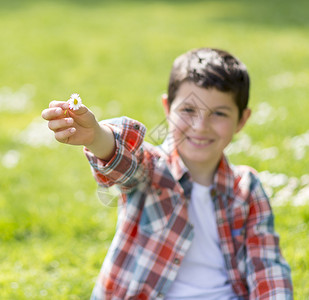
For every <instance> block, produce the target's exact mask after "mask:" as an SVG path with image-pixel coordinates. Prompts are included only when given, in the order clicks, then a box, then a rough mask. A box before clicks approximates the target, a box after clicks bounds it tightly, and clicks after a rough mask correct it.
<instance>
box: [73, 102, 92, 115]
mask: <svg viewBox="0 0 309 300" xmlns="http://www.w3.org/2000/svg"><path fill="white" fill-rule="evenodd" d="M70 111H71V112H72V113H73V114H75V115H77V116H80V115H83V114H85V113H87V112H89V109H88V108H87V107H86V106H85V105H84V104H82V105H81V106H80V107H79V108H78V109H75V110H71V109H70Z"/></svg>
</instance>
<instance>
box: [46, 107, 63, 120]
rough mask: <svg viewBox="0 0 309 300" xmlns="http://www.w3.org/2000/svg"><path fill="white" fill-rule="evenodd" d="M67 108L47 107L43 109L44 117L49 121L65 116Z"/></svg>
mask: <svg viewBox="0 0 309 300" xmlns="http://www.w3.org/2000/svg"><path fill="white" fill-rule="evenodd" d="M64 113H65V110H63V109H62V108H60V107H54V108H46V109H44V110H43V111H42V114H41V115H42V118H43V119H45V120H47V121H49V120H53V119H57V118H59V117H65V114H64Z"/></svg>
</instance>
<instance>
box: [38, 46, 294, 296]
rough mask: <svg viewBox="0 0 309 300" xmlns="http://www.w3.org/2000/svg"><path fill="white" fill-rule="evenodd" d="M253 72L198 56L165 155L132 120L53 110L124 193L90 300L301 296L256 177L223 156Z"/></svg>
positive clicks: (56, 106)
mask: <svg viewBox="0 0 309 300" xmlns="http://www.w3.org/2000/svg"><path fill="white" fill-rule="evenodd" d="M248 97H249V76H248V73H247V70H246V67H245V66H244V65H243V64H242V63H241V62H240V61H239V60H237V59H236V58H234V57H233V56H232V55H230V54H229V53H227V52H225V51H221V50H217V49H209V48H201V49H194V50H191V51H189V52H187V53H185V54H183V55H181V56H180V57H178V58H177V59H176V60H175V62H174V65H173V68H172V72H171V75H170V82H169V87H168V95H167V96H166V95H164V96H163V97H162V103H163V107H164V111H165V114H166V117H167V120H168V123H169V134H168V136H167V138H166V139H165V142H164V143H163V145H162V146H160V147H155V146H153V145H151V144H149V143H146V142H144V141H143V138H144V135H145V127H144V126H143V125H142V124H141V123H139V122H137V121H135V120H132V119H129V118H127V117H123V118H118V119H112V120H108V121H104V122H102V123H100V124H99V123H98V122H97V121H96V120H95V117H94V116H93V114H92V113H91V112H90V111H89V110H88V109H87V108H86V107H85V106H82V107H81V108H80V109H79V110H77V111H74V112H73V111H69V116H65V115H64V113H63V112H64V111H65V110H66V109H68V104H67V103H65V102H55V101H54V102H51V104H50V108H49V109H47V110H44V111H43V113H42V116H43V118H45V119H46V120H49V127H50V129H51V130H53V131H55V138H56V139H57V140H58V141H60V142H63V143H68V144H73V145H85V146H86V147H85V153H86V156H87V158H88V160H89V162H90V164H91V167H92V171H93V174H94V177H95V179H96V180H97V182H98V183H99V184H100V185H102V186H105V187H109V186H111V185H113V184H117V186H118V187H119V189H120V190H121V192H122V196H121V199H120V200H119V213H118V223H117V230H116V234H115V237H114V239H113V242H112V244H111V247H110V249H109V251H108V254H107V256H106V258H105V261H104V263H103V266H102V270H101V273H100V276H99V279H98V282H97V284H96V287H95V289H94V291H93V295H92V299H168V300H172V299H210V300H213V299H219V300H221V299H222V300H226V299H292V298H293V292H292V283H291V277H290V268H289V266H288V264H287V263H286V262H285V260H284V259H283V258H282V256H281V253H280V249H279V239H278V236H277V235H276V234H275V232H274V224H273V214H272V211H271V208H270V205H269V200H268V198H267V196H266V195H265V193H264V191H263V188H262V186H261V184H260V182H259V180H258V178H257V176H256V174H255V171H254V170H252V169H251V168H249V167H246V166H238V167H236V166H232V165H230V164H229V163H228V161H227V159H226V158H225V156H224V154H223V150H224V149H225V147H226V146H227V145H228V144H229V143H230V142H231V140H232V137H233V135H234V134H235V133H237V132H238V131H240V130H241V129H242V128H243V126H244V125H245V123H246V121H247V120H248V118H249V116H250V109H249V108H247V104H248Z"/></svg>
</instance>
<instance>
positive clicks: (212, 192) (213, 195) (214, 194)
mask: <svg viewBox="0 0 309 300" xmlns="http://www.w3.org/2000/svg"><path fill="white" fill-rule="evenodd" d="M216 194H217V193H216V190H214V189H212V190H211V192H210V195H211V197H215V196H216Z"/></svg>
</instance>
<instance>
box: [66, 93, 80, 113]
mask: <svg viewBox="0 0 309 300" xmlns="http://www.w3.org/2000/svg"><path fill="white" fill-rule="evenodd" d="M68 103H69V107H70V109H73V110H77V109H79V108H80V107H81V105H82V99H81V98H80V97H79V94H72V95H71V97H70V99H69V100H68Z"/></svg>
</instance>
